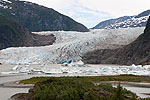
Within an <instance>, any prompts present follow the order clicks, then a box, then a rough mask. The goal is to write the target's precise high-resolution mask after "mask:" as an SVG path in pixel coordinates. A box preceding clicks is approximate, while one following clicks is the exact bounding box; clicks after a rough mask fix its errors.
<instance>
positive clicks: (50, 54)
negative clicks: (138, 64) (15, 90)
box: [0, 27, 144, 65]
mask: <svg viewBox="0 0 150 100" xmlns="http://www.w3.org/2000/svg"><path fill="white" fill-rule="evenodd" d="M143 31H144V27H139V28H123V29H96V30H91V31H90V32H74V31H69V32H68V31H67V32H66V31H54V32H51V31H45V32H33V33H34V34H40V35H49V34H54V35H55V37H56V41H55V43H54V44H53V45H48V46H41V47H12V48H7V49H3V50H1V51H0V63H2V64H41V65H46V64H57V63H59V62H62V61H66V60H73V61H74V62H76V61H79V60H82V59H81V56H82V55H83V54H84V53H86V52H89V51H92V50H97V49H115V48H118V47H120V46H122V45H127V44H129V43H131V42H132V41H134V40H135V39H136V38H137V37H138V36H139V35H140V34H142V33H143Z"/></svg>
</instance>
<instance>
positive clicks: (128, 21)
mask: <svg viewBox="0 0 150 100" xmlns="http://www.w3.org/2000/svg"><path fill="white" fill-rule="evenodd" d="M149 15H150V10H147V11H144V12H142V13H140V14H138V15H136V16H124V17H120V18H117V19H110V20H106V21H103V22H101V23H99V24H98V25H96V26H95V27H94V28H93V29H104V28H105V29H115V28H128V27H143V26H144V27H145V26H146V22H147V20H148V17H149Z"/></svg>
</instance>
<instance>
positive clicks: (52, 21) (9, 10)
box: [0, 0, 88, 32]
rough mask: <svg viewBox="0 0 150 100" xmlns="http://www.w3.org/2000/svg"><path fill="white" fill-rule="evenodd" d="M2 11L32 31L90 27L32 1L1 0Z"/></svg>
mask: <svg viewBox="0 0 150 100" xmlns="http://www.w3.org/2000/svg"><path fill="white" fill-rule="evenodd" d="M0 12H1V13H3V14H4V15H5V16H7V17H9V18H11V19H13V20H15V21H18V23H19V24H21V25H24V26H25V27H26V28H28V29H29V30H30V31H34V32H35V31H36V32H37V31H57V30H64V31H81V32H87V31H88V29H87V28H86V27H85V26H84V25H82V24H80V23H78V22H76V21H74V20H73V19H71V18H69V17H67V16H65V15H62V14H60V13H58V12H57V11H55V10H53V9H51V8H46V7H44V6H40V5H37V4H34V3H31V2H26V1H19V0H1V1H0Z"/></svg>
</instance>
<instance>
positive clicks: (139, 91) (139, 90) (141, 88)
mask: <svg viewBox="0 0 150 100" xmlns="http://www.w3.org/2000/svg"><path fill="white" fill-rule="evenodd" d="M113 86H115V87H117V84H113ZM121 86H122V87H123V88H126V89H127V90H130V91H132V92H134V93H136V95H138V96H140V97H141V98H148V97H150V95H145V94H143V93H150V86H138V85H129V84H121Z"/></svg>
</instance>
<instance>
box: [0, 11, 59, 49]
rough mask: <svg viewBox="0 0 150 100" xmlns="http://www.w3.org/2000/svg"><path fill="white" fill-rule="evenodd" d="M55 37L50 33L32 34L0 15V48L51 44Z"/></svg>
mask: <svg viewBox="0 0 150 100" xmlns="http://www.w3.org/2000/svg"><path fill="white" fill-rule="evenodd" d="M55 39H56V38H55V37H54V35H52V34H51V35H48V36H44V35H37V34H32V33H31V32H29V31H28V30H27V29H26V28H24V27H23V26H22V25H19V24H18V23H17V22H15V21H13V20H10V19H8V18H6V16H4V15H2V14H1V15H0V50H1V49H5V48H8V47H20V46H45V45H51V44H53V42H55Z"/></svg>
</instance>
